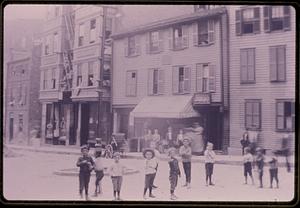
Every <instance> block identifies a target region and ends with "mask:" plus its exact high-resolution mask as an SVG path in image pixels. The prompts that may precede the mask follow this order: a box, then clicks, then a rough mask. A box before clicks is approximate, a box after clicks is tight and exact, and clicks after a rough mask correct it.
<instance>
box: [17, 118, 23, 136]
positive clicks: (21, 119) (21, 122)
mask: <svg viewBox="0 0 300 208" xmlns="http://www.w3.org/2000/svg"><path fill="white" fill-rule="evenodd" d="M18 130H19V132H22V131H23V114H19V128H18Z"/></svg>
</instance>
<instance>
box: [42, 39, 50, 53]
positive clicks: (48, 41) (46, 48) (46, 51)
mask: <svg viewBox="0 0 300 208" xmlns="http://www.w3.org/2000/svg"><path fill="white" fill-rule="evenodd" d="M50 41H51V40H50V35H48V36H47V37H46V41H45V51H44V52H45V55H49V54H50Z"/></svg>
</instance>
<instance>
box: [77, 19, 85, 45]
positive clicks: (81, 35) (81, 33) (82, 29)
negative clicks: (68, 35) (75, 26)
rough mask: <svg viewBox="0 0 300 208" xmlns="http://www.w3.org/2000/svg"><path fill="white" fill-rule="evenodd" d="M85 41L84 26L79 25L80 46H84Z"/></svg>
mask: <svg viewBox="0 0 300 208" xmlns="http://www.w3.org/2000/svg"><path fill="white" fill-rule="evenodd" d="M83 41H84V24H80V25H79V37H78V46H82V45H83Z"/></svg>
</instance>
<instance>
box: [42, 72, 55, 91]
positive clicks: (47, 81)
mask: <svg viewBox="0 0 300 208" xmlns="http://www.w3.org/2000/svg"><path fill="white" fill-rule="evenodd" d="M52 76H53V70H51V69H46V70H45V71H44V80H43V89H44V90H46V89H53V88H52V87H53V85H52V84H53V82H52V80H53V78H52Z"/></svg>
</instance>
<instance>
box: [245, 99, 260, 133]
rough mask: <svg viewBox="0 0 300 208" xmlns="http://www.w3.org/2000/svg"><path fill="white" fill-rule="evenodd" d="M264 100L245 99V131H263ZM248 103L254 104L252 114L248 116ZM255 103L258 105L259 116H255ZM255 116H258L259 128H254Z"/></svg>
mask: <svg viewBox="0 0 300 208" xmlns="http://www.w3.org/2000/svg"><path fill="white" fill-rule="evenodd" d="M261 101H262V100H261V99H245V107H244V119H245V120H244V122H245V123H244V126H245V129H246V130H261V129H262V119H261V118H262V102H261ZM248 103H250V104H252V106H251V111H252V112H251V114H247V104H248ZM255 103H258V108H259V109H258V115H253V104H255ZM248 115H250V116H251V126H250V127H249V126H247V118H248ZM254 116H258V122H259V124H258V127H255V126H253V123H254V121H253V117H254Z"/></svg>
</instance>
